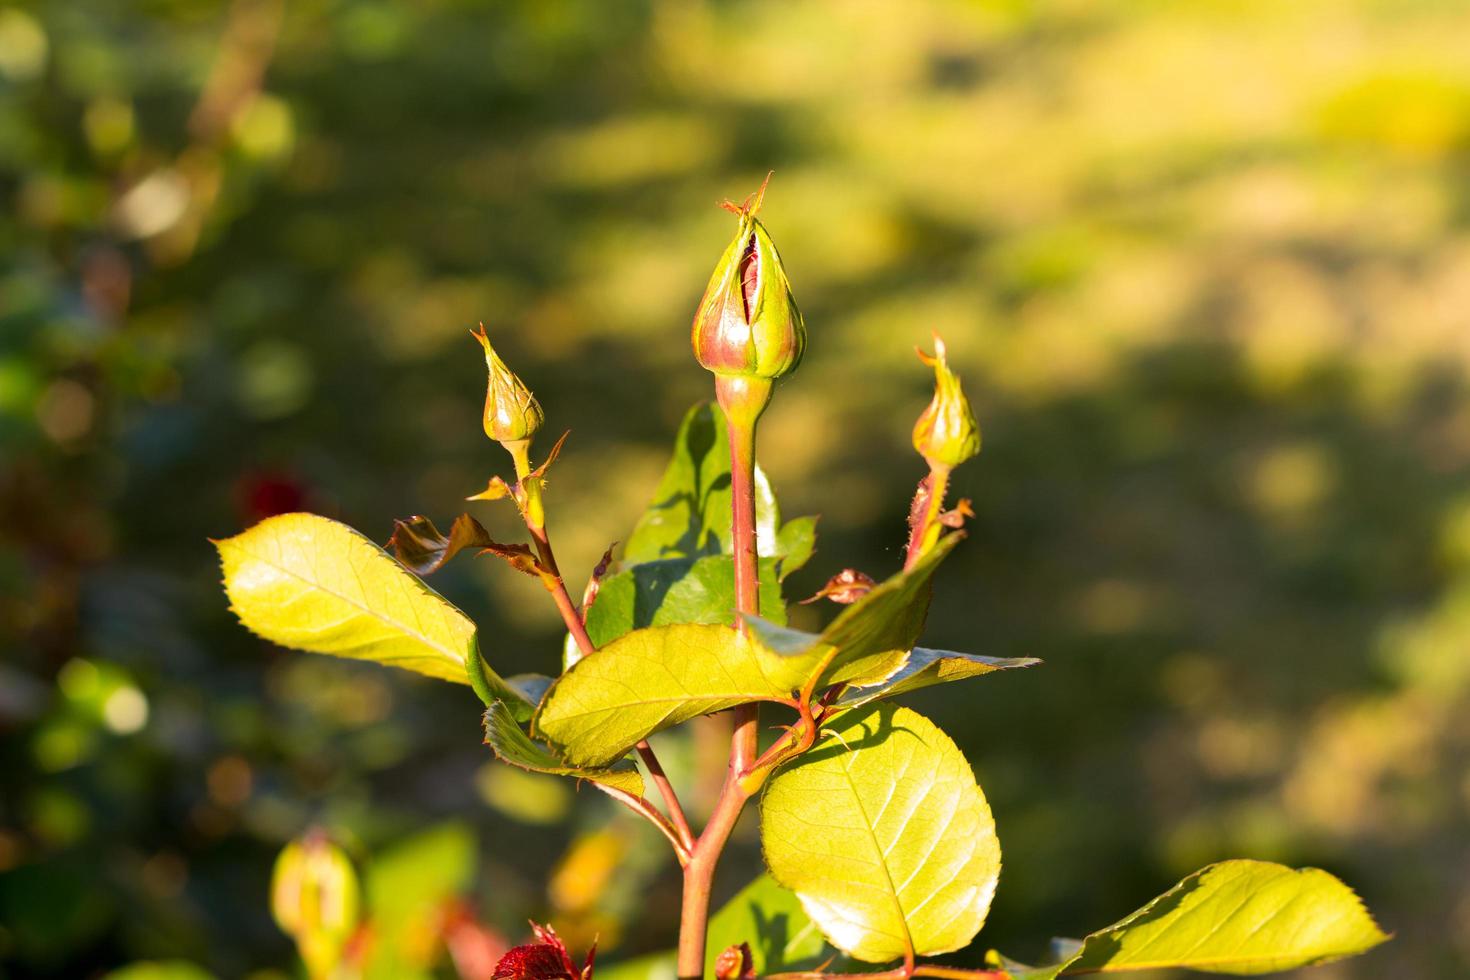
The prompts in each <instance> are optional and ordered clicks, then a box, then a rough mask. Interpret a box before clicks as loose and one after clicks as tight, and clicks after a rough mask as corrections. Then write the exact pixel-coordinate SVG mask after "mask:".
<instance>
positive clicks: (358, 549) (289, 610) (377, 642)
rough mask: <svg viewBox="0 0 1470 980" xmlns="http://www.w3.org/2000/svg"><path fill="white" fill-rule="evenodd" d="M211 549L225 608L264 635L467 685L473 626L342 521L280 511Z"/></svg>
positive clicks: (291, 644) (315, 650) (297, 646)
mask: <svg viewBox="0 0 1470 980" xmlns="http://www.w3.org/2000/svg"><path fill="white" fill-rule="evenodd" d="M215 547H217V548H218V549H219V554H220V561H221V563H222V565H223V566H224V581H225V591H226V592H227V593H228V594H229V597H230V606H231V608H232V609H233V610H234V611H235V614H236V615H237V616H239V617H240V621H241V622H242V623H244V624H245V626H246V627H248V628H249V629H250V630H251V631H253V632H255V633H257V634H259V635H260V636H262V637H264V638H265V639H267V640H270V641H271V642H273V643H279V644H281V645H282V646H287V647H294V648H295V649H297V650H307V651H310V652H311V653H328V654H332V655H333V656H338V657H352V658H355V659H358V660H374V661H377V662H378V663H382V664H389V665H392V666H394V667H404V668H407V669H408V670H414V671H418V672H419V673H421V674H428V675H429V676H431V677H439V678H442V679H444V680H448V681H454V682H456V683H459V684H467V683H469V678H468V677H467V675H466V673H465V655H466V653H467V652H468V651H469V649H470V644H471V640H472V638H473V637H474V635H475V624H474V623H472V622H470V620H469V618H468V617H467V616H465V614H464V613H462V612H460V611H459V610H458V609H456V608H455V607H454V606H452V605H450V604H449V603H448V602H447V601H446V600H445V599H444V598H443V597H442V596H440V595H439V594H438V593H437V592H435V591H434V590H433V589H430V588H429V587H428V586H427V585H425V584H424V583H423V582H422V581H421V580H420V579H418V578H417V577H415V576H414V575H412V574H410V573H409V572H407V571H406V570H404V568H403V567H402V566H401V565H399V564H398V562H396V561H395V560H394V559H393V558H392V557H391V556H390V555H389V554H388V553H387V552H385V551H384V550H383V549H382V548H379V547H378V546H377V545H376V544H374V543H373V542H372V541H369V540H368V539H367V538H366V537H364V536H363V535H361V534H359V533H358V532H357V531H354V530H353V529H352V528H350V527H347V526H346V525H345V524H339V523H337V522H336V521H333V520H328V519H327V518H325V517H319V516H317V515H316V514H282V515H280V516H279V517H272V518H269V519H267V520H264V521H261V522H260V523H259V524H257V525H255V526H254V527H252V528H250V529H249V530H248V531H245V532H244V533H243V534H239V535H236V536H235V537H233V538H226V539H224V540H223V541H217V542H215Z"/></svg>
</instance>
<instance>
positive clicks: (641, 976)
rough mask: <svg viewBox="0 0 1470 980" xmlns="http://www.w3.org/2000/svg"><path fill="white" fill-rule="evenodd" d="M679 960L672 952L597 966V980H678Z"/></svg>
mask: <svg viewBox="0 0 1470 980" xmlns="http://www.w3.org/2000/svg"><path fill="white" fill-rule="evenodd" d="M678 964H679V960H678V957H677V956H676V955H675V954H674V952H673V951H672V950H669V951H667V952H663V953H649V954H648V955H646V956H639V957H637V958H635V959H631V960H623V961H622V962H621V963H609V964H608V965H606V966H604V965H603V964H602V963H601V961H599V962H598V964H597V970H596V972H595V974H594V975H595V977H596V980H678V976H679V969H678Z"/></svg>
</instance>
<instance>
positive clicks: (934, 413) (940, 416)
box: [914, 334, 980, 470]
mask: <svg viewBox="0 0 1470 980" xmlns="http://www.w3.org/2000/svg"><path fill="white" fill-rule="evenodd" d="M918 353H919V360H921V361H923V362H924V363H925V364H928V365H931V366H932V367H933V368H934V398H933V400H932V401H930V402H929V407H928V408H926V409H924V414H923V415H920V416H919V421H918V422H916V423H914V448H915V449H917V450H918V451H919V455H920V456H923V457H924V459H925V460H926V461H927V462H928V463H929V465H930V467H932V468H935V469H945V470H949V469H953V468H954V467H956V466H958V465H960V464H961V463H963V462H964V461H965V460H967V459H969V458H970V457H971V456H974V455H975V454H976V453H978V452H979V451H980V427H979V426H978V425H976V423H975V416H974V415H973V414H972V413H971V412H970V402H969V400H968V399H967V398H965V393H964V391H962V390H961V389H960V379H959V377H958V376H957V375H956V374H955V373H954V372H953V371H951V370H950V369H949V364H948V362H947V361H946V360H945V352H944V341H943V340H941V339H940V337H939V335H938V334H935V335H934V356H933V357H930V356H929V355H928V354H925V353H924V352H923V351H919V352H918Z"/></svg>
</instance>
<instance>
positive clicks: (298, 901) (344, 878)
mask: <svg viewBox="0 0 1470 980" xmlns="http://www.w3.org/2000/svg"><path fill="white" fill-rule="evenodd" d="M271 913H272V915H274V916H275V920H276V924H277V925H279V926H280V927H281V931H283V932H285V933H286V934H287V935H289V936H291V937H292V938H293V939H295V940H296V946H297V949H298V950H299V951H300V953H301V958H302V959H303V960H304V961H305V962H306V967H307V972H308V974H309V975H311V976H313V977H317V976H326V975H327V974H328V973H330V972H331V970H332V968H333V967H335V965H336V964H337V962H338V961H339V960H340V959H341V956H342V950H343V947H344V946H345V944H346V943H347V940H348V938H349V937H350V936H351V935H352V932H353V930H354V929H355V928H356V927H357V918H358V884H357V874H356V872H354V871H353V869H352V862H351V861H350V860H348V858H347V855H346V854H344V853H343V852H342V849H341V848H339V847H337V846H336V845H335V844H333V843H332V842H331V841H330V840H328V839H327V837H326V835H325V834H323V833H321V832H319V831H312V832H311V833H308V834H307V835H306V836H305V837H303V838H301V839H300V840H295V841H292V842H291V843H289V844H287V845H286V847H285V849H284V850H283V851H281V854H280V856H279V857H278V858H276V866H275V870H274V872H273V874H272V876H271Z"/></svg>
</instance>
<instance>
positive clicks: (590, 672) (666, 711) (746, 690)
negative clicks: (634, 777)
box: [533, 624, 814, 766]
mask: <svg viewBox="0 0 1470 980" xmlns="http://www.w3.org/2000/svg"><path fill="white" fill-rule="evenodd" d="M813 662H814V661H813V660H812V659H811V658H810V657H808V658H781V657H777V656H776V655H774V654H772V653H770V652H769V651H767V650H765V649H763V648H762V647H761V646H760V645H759V644H757V643H753V642H750V641H749V640H748V639H747V638H745V637H743V636H742V635H741V634H739V633H737V632H736V631H735V630H733V629H729V628H728V627H724V626H699V625H687V624H680V625H676V626H658V627H653V628H650V629H644V630H637V631H636V632H633V633H629V634H628V635H627V636H624V637H621V638H619V639H617V640H614V641H613V642H612V643H609V644H608V645H607V646H605V647H603V648H601V649H600V650H598V651H597V652H596V653H594V654H592V655H591V656H589V657H584V658H583V659H581V660H579V661H578V662H577V663H576V664H575V665H573V666H572V668H571V669H570V670H568V671H567V672H566V673H565V674H563V675H562V676H561V677H559V678H558V679H557V680H556V682H555V683H554V684H552V686H551V690H550V691H548V692H547V694H546V698H545V699H544V700H543V701H542V702H541V708H540V710H539V711H538V712H537V714H536V718H535V721H534V724H533V730H534V731H535V733H536V734H538V735H540V736H542V737H544V738H546V739H547V740H549V741H550V742H551V743H552V744H553V745H555V746H556V747H558V748H559V749H561V751H562V753H563V755H564V757H565V758H566V760H567V762H568V763H570V764H572V765H575V766H604V765H607V764H609V763H611V762H613V761H614V760H616V759H618V758H620V757H621V756H622V755H623V753H625V752H627V751H628V749H630V748H632V747H633V746H634V745H635V744H637V743H638V742H639V741H641V740H642V739H644V738H646V737H648V736H649V735H651V734H653V733H654V732H657V731H661V730H662V729H665V728H668V727H669V726H671V725H677V724H679V723H680V722H683V721H688V720H689V719H690V718H694V717H696V716H698V715H703V714H709V713H711V712H715V711H723V710H725V709H726V708H733V707H734V706H735V705H737V704H745V703H748V702H751V701H771V700H780V699H783V698H786V697H789V696H790V694H791V692H792V691H793V690H796V689H797V688H799V687H800V686H801V684H802V682H803V679H804V677H805V676H807V675H806V674H804V673H803V671H807V672H808V673H809V672H810V671H811V670H812V664H813Z"/></svg>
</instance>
